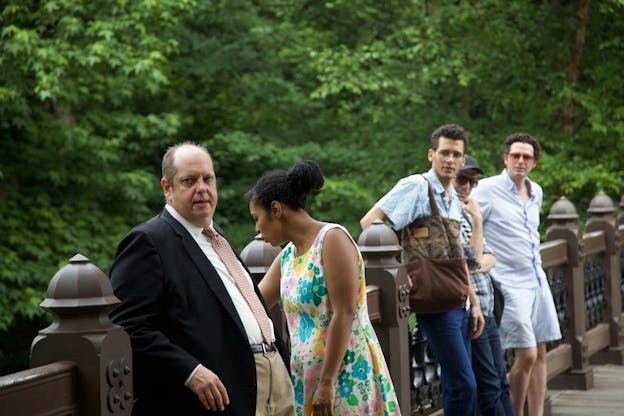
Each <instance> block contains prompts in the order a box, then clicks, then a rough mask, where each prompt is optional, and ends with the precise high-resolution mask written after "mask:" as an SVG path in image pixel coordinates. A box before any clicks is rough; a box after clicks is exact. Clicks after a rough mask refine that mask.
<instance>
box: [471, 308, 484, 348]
mask: <svg viewBox="0 0 624 416" xmlns="http://www.w3.org/2000/svg"><path fill="white" fill-rule="evenodd" d="M470 324H471V325H470V338H471V339H475V338H477V337H479V335H481V333H482V332H483V326H484V325H485V320H484V319H483V313H482V312H481V307H480V306H479V304H478V303H477V304H476V305H475V304H473V305H472V306H471V307H470Z"/></svg>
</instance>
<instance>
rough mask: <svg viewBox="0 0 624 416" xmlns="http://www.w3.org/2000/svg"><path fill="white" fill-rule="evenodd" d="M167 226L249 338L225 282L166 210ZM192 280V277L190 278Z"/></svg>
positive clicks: (163, 215) (162, 215)
mask: <svg viewBox="0 0 624 416" xmlns="http://www.w3.org/2000/svg"><path fill="white" fill-rule="evenodd" d="M160 217H161V218H162V219H163V220H164V221H165V222H166V223H167V224H169V225H170V226H171V227H172V228H173V230H174V231H175V233H176V234H177V235H178V237H179V238H180V240H181V242H182V247H183V248H184V250H186V251H187V252H188V254H189V257H190V258H191V261H192V262H193V263H194V264H195V267H196V268H197V270H198V272H199V274H200V275H201V277H202V279H203V280H204V282H206V284H207V285H208V287H209V288H210V289H211V290H212V291H213V292H214V294H215V296H216V298H217V299H218V300H219V301H220V302H221V304H222V305H223V307H224V308H225V309H226V310H227V311H228V313H229V314H230V315H231V316H232V319H233V320H234V322H236V325H237V326H238V328H239V329H240V331H241V332H242V333H243V334H244V335H245V337H247V333H246V332H245V328H244V327H243V323H242V322H241V320H240V317H239V316H238V312H237V311H236V308H235V307H234V303H233V302H232V298H231V297H230V295H229V293H228V291H227V289H226V288H225V285H224V284H223V281H221V277H219V274H218V273H217V271H216V270H215V268H214V267H213V266H212V263H210V261H209V260H208V258H207V257H206V255H205V254H204V252H203V251H202V249H201V248H199V246H198V245H197V243H196V242H195V240H194V239H193V237H192V236H191V235H190V234H189V233H188V231H187V230H186V228H184V226H183V225H182V224H180V222H178V221H177V220H176V219H175V218H173V217H172V216H171V214H169V212H168V211H167V210H166V209H165V210H163V213H162V214H161V216H160ZM189 278H191V277H189Z"/></svg>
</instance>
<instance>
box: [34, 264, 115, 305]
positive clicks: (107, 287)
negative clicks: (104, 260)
mask: <svg viewBox="0 0 624 416" xmlns="http://www.w3.org/2000/svg"><path fill="white" fill-rule="evenodd" d="M119 303H120V301H119V299H118V298H117V297H116V296H115V295H114V294H113V287H112V286H111V284H110V281H109V280H108V277H106V275H105V274H104V272H103V271H102V270H100V269H98V268H97V267H96V266H94V265H93V264H92V263H91V261H90V260H89V259H88V258H87V257H85V256H83V255H82V254H76V255H75V256H74V257H72V258H71V259H69V264H68V265H66V266H64V267H63V268H61V269H60V270H59V271H58V272H56V274H55V275H54V277H52V280H51V281H50V284H49V285H48V290H47V292H46V298H45V300H44V301H43V302H41V307H42V308H44V309H46V310H50V311H51V312H53V313H55V314H62V313H63V310H69V309H71V310H72V311H76V310H78V309H94V308H95V309H101V310H102V311H110V310H112V309H113V308H114V306H116V305H118V304H119Z"/></svg>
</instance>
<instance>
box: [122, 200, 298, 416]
mask: <svg viewBox="0 0 624 416" xmlns="http://www.w3.org/2000/svg"><path fill="white" fill-rule="evenodd" d="M215 228H216V229H217V231H218V232H220V233H221V230H220V229H219V228H218V227H215ZM110 277H111V283H112V285H113V290H114V292H115V295H116V296H117V297H118V298H119V299H120V300H121V305H120V306H119V307H118V308H116V309H115V310H114V311H113V312H112V313H111V318H112V320H113V322H115V323H117V324H119V325H121V326H123V327H124V328H125V330H126V331H127V332H128V333H129V335H130V338H131V341H132V349H133V361H134V370H133V371H134V390H135V396H136V398H137V401H136V403H135V405H134V410H133V415H169V414H170V415H207V414H210V412H208V411H207V410H205V409H204V408H203V406H202V404H201V402H200V401H199V399H198V398H197V396H196V395H195V394H194V393H193V392H192V391H191V390H190V389H189V388H188V387H186V386H184V382H185V380H186V379H187V377H188V376H189V375H190V374H191V372H192V371H193V369H194V368H195V367H196V366H197V365H198V364H200V363H201V364H203V365H204V366H205V367H207V368H208V369H210V370H211V371H213V372H214V373H216V374H217V376H219V378H220V379H221V381H222V382H223V383H224V384H225V387H226V389H227V392H228V396H229V398H230V405H229V406H227V407H226V411H225V412H218V414H220V415H222V414H227V415H249V416H251V415H253V414H254V413H255V402H256V371H255V364H254V358H253V354H252V352H251V349H250V348H249V341H248V339H247V335H246V333H245V330H244V328H243V324H242V323H241V321H240V318H239V316H238V314H237V313H236V309H235V307H234V304H233V303H232V300H231V298H230V296H229V295H228V293H227V290H226V289H225V286H224V285H223V282H222V281H221V278H220V277H219V276H218V274H217V272H216V271H215V269H214V267H213V266H212V264H211V263H210V261H209V260H208V259H207V258H206V256H205V255H204V253H203V252H202V250H201V249H200V248H199V246H198V245H197V243H196V242H195V240H194V239H193V237H192V236H191V235H190V234H189V233H188V232H187V231H186V229H185V228H184V227H183V226H182V224H180V223H179V222H178V221H177V220H176V219H174V218H173V217H172V216H171V215H170V214H169V212H167V210H163V212H162V214H161V215H159V216H157V217H155V218H152V219H151V220H149V221H148V222H146V223H143V224H141V225H139V226H138V227H136V228H134V229H133V230H132V231H130V232H129V233H128V235H127V236H126V237H125V238H124V239H123V240H122V241H121V243H120V244H119V247H118V248H117V253H116V255H115V260H114V262H113V265H112V268H111V272H110ZM255 289H256V292H257V293H259V292H258V288H257V286H256V287H255ZM265 308H266V306H265ZM276 331H277V330H276ZM276 338H277V344H278V349H279V351H280V354H281V355H282V358H283V359H284V363H285V364H286V368H289V365H288V355H287V350H286V346H285V345H284V343H283V341H282V339H281V337H280V336H279V334H277V336H276Z"/></svg>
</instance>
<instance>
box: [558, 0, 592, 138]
mask: <svg viewBox="0 0 624 416" xmlns="http://www.w3.org/2000/svg"><path fill="white" fill-rule="evenodd" d="M590 1H591V0H581V3H580V5H579V10H578V24H577V27H576V37H575V39H574V44H573V45H572V56H571V59H570V65H569V67H568V82H569V83H570V88H571V90H572V91H573V90H574V88H575V86H576V81H577V80H578V76H579V73H580V72H581V58H582V55H583V47H584V46H585V32H586V29H587V20H588V18H589V3H590ZM574 104H575V102H574V98H573V97H572V96H570V97H568V99H567V102H566V103H565V109H564V111H563V131H564V133H565V134H566V135H567V136H571V135H572V134H574V121H575V120H574Z"/></svg>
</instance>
